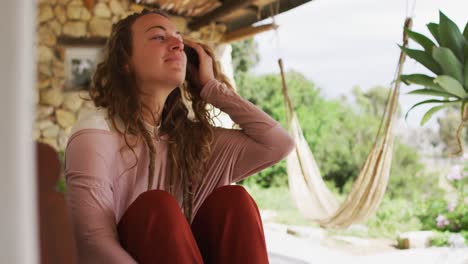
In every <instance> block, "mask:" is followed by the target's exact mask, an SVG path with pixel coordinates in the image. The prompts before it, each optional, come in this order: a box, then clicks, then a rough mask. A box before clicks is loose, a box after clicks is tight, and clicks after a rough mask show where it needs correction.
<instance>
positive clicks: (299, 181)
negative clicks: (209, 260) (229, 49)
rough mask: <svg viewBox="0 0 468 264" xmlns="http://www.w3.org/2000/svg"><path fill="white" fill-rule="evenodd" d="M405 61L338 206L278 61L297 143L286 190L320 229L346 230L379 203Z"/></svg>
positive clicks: (407, 24)
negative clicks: (359, 166) (357, 170)
mask: <svg viewBox="0 0 468 264" xmlns="http://www.w3.org/2000/svg"><path fill="white" fill-rule="evenodd" d="M411 25H412V20H411V18H407V19H406V20H405V27H407V28H409V29H411ZM407 45H408V36H407V34H406V33H403V46H405V47H407ZM405 58H406V56H405V54H404V53H403V52H401V53H400V58H399V60H398V67H397V70H396V73H395V75H396V76H395V79H394V82H393V88H392V90H391V91H390V94H389V99H388V101H387V104H386V107H385V112H384V114H383V119H382V121H381V123H380V126H379V129H378V132H377V135H376V137H375V140H374V143H373V145H372V148H371V150H370V153H369V155H368V157H367V159H366V161H365V163H364V165H363V167H362V169H361V171H360V173H359V176H358V177H357V179H356V181H355V182H354V184H353V186H352V188H351V191H350V193H349V194H348V196H347V197H346V199H345V201H344V202H343V203H342V204H341V205H340V204H339V203H338V201H337V200H336V198H335V197H334V196H333V194H332V192H331V191H330V190H329V189H328V188H327V186H326V185H325V183H324V181H323V179H322V176H321V174H320V170H319V167H318V166H317V163H316V162H315V159H314V155H313V154H312V151H311V150H310V148H309V145H308V143H307V141H306V140H305V138H304V134H303V133H302V130H301V126H300V124H299V121H298V119H297V116H296V113H295V112H294V108H293V105H292V103H291V99H290V97H289V94H288V89H287V86H286V81H285V77H284V72H283V63H282V60H281V59H279V61H278V63H279V66H280V70H281V78H282V85H283V87H282V88H283V89H282V92H283V96H284V102H285V106H286V118H287V123H288V129H289V133H290V134H291V136H292V137H293V138H294V140H295V142H296V148H295V150H294V151H293V152H292V153H291V154H290V155H289V156H288V157H287V172H288V180H289V189H290V192H291V195H292V198H293V200H294V202H295V204H296V206H297V208H298V209H299V211H300V212H301V213H302V214H303V215H304V216H305V217H307V218H309V219H311V220H313V221H316V222H318V223H319V224H320V226H322V227H332V228H345V227H348V226H350V225H351V224H353V223H356V222H360V221H363V220H365V219H367V218H368V217H369V216H371V215H372V214H374V213H375V211H376V210H377V208H378V206H379V204H380V202H381V201H382V198H383V196H384V193H385V190H386V188H387V184H388V178H389V174H390V167H391V166H390V165H391V161H392V152H393V141H394V135H393V125H394V122H395V119H396V114H395V113H396V110H397V106H398V95H399V90H400V81H399V76H400V74H401V73H402V69H403V63H404V61H405Z"/></svg>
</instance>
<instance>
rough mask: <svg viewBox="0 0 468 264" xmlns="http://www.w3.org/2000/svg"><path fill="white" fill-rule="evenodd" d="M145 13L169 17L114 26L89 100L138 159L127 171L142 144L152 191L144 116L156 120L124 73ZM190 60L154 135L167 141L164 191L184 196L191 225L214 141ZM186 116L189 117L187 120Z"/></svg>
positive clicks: (149, 141) (151, 152)
mask: <svg viewBox="0 0 468 264" xmlns="http://www.w3.org/2000/svg"><path fill="white" fill-rule="evenodd" d="M147 14H158V15H161V16H164V17H166V18H169V17H168V15H167V14H165V13H164V12H162V11H160V10H149V9H144V10H143V11H141V12H140V13H134V14H132V15H129V16H128V17H126V18H124V19H122V20H120V21H118V22H117V23H116V24H114V25H113V27H112V32H111V35H110V37H109V39H108V40H107V43H106V47H105V54H104V59H103V61H102V62H101V63H99V64H98V65H97V68H96V72H95V74H94V76H93V80H92V85H91V88H90V98H91V100H92V101H93V103H94V105H95V106H96V107H102V108H105V109H106V110H107V114H108V116H109V117H110V120H111V122H112V124H113V126H114V127H115V128H116V130H117V132H118V133H119V134H120V135H122V136H123V137H124V139H125V143H126V146H127V147H128V148H129V149H130V150H131V151H132V153H133V155H134V156H135V157H136V162H135V164H134V165H133V166H132V167H131V168H134V167H135V166H136V165H137V164H138V156H137V155H136V153H135V151H134V147H135V146H136V145H137V144H138V142H140V141H141V140H143V141H144V142H145V144H146V147H147V149H148V153H149V157H150V162H149V165H148V173H149V175H148V190H150V189H151V187H152V183H153V178H154V173H155V158H156V148H155V144H154V141H153V138H152V135H151V134H150V133H149V131H148V129H147V128H146V127H145V123H144V120H143V112H144V111H145V110H146V111H149V112H150V113H151V116H152V118H153V120H154V121H156V119H155V117H154V115H153V113H152V111H150V109H149V107H148V106H147V105H145V104H144V103H143V101H142V100H141V92H139V90H138V87H137V85H136V78H135V74H134V73H133V72H132V71H128V70H126V69H125V68H124V65H126V64H127V62H128V61H129V59H130V57H131V55H132V30H131V27H132V25H133V23H134V22H135V21H136V20H137V19H138V18H139V17H141V16H144V15H147ZM199 44H200V45H201V46H202V47H203V48H204V49H205V51H206V52H207V53H208V54H209V55H210V56H211V57H212V58H213V71H214V76H215V78H216V79H217V80H219V81H222V82H224V83H225V84H226V85H227V86H228V88H229V89H233V86H232V85H231V84H230V83H229V81H228V79H227V77H226V76H225V75H224V74H223V73H222V71H221V70H220V69H221V68H220V65H219V63H218V62H217V61H216V59H215V55H214V52H213V50H212V49H211V48H210V47H209V46H207V45H205V44H202V43H199ZM193 59H194V58H190V56H187V69H186V78H185V81H184V84H183V85H181V86H182V87H177V88H176V89H174V90H173V91H172V92H171V93H170V94H169V96H168V98H167V99H166V102H165V104H164V107H163V110H162V115H161V125H160V127H159V133H158V134H159V135H157V136H160V135H167V136H168V137H167V144H168V171H170V177H169V179H168V181H169V186H167V185H166V188H167V189H168V190H169V192H170V193H171V194H172V195H174V196H175V197H178V196H177V194H178V192H179V191H182V194H183V211H184V214H185V217H186V219H187V221H188V222H189V223H190V222H191V220H192V210H193V209H192V208H193V199H194V194H195V193H197V191H198V190H199V188H200V187H202V186H203V175H204V174H205V172H206V163H207V161H208V159H209V157H210V155H211V146H212V142H213V140H214V128H213V126H214V122H213V117H210V116H211V115H210V110H209V108H208V107H207V102H206V101H204V100H203V99H202V98H201V97H200V92H201V89H202V86H201V83H200V81H199V79H198V67H197V66H196V65H194V64H193V63H190V62H191V61H193ZM195 59H196V58H195ZM189 113H190V114H191V115H192V117H189V116H190V115H189ZM117 118H119V119H120V121H121V122H122V123H123V127H124V129H123V131H122V130H120V129H118V127H117V125H116V119H117ZM130 139H135V141H134V143H133V144H131V143H130ZM124 147H125V146H123V148H124ZM121 150H122V149H121ZM131 168H130V169H131Z"/></svg>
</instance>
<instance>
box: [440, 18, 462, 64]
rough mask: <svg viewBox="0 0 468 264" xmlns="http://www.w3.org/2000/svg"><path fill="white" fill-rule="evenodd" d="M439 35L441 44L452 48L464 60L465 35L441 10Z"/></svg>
mask: <svg viewBox="0 0 468 264" xmlns="http://www.w3.org/2000/svg"><path fill="white" fill-rule="evenodd" d="M439 19H440V21H439V37H440V41H441V43H440V45H441V46H443V47H447V48H450V49H451V50H452V51H453V53H454V54H455V56H457V58H458V59H459V60H460V61H463V60H464V58H463V57H464V56H463V49H464V47H463V46H464V43H465V37H464V36H463V34H462V33H461V32H460V29H459V28H458V26H457V25H456V24H455V23H454V22H453V21H452V20H450V19H449V18H448V17H447V16H446V15H445V14H444V13H442V12H439Z"/></svg>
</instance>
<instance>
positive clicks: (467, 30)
mask: <svg viewBox="0 0 468 264" xmlns="http://www.w3.org/2000/svg"><path fill="white" fill-rule="evenodd" d="M463 36H464V37H465V40H466V41H468V22H466V25H465V29H464V30H463Z"/></svg>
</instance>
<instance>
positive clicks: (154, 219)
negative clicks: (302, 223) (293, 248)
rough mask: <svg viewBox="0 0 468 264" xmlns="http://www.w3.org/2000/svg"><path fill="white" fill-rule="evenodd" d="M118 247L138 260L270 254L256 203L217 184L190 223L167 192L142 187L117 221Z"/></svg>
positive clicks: (146, 263) (259, 261)
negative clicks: (144, 190) (146, 189)
mask: <svg viewBox="0 0 468 264" xmlns="http://www.w3.org/2000/svg"><path fill="white" fill-rule="evenodd" d="M117 229H118V234H119V239H120V243H121V245H122V247H123V248H124V249H125V250H126V251H127V252H128V253H129V254H130V255H131V256H132V257H133V258H134V259H135V260H136V261H137V262H138V263H139V264H150V263H152V264H154V263H157V264H165V263H171V264H179V263H180V264H191V263H207V264H250V263H251V264H263V263H268V254H267V249H266V243H265V235H264V232H263V225H262V220H261V218H260V213H259V211H258V207H257V205H256V203H255V201H254V200H253V199H252V197H251V196H250V195H249V193H248V192H247V191H246V190H245V189H244V188H243V187H242V186H238V185H227V186H222V187H219V188H216V189H215V190H214V191H213V192H212V193H211V194H210V195H209V196H208V197H207V198H206V200H205V201H204V202H203V204H202V206H201V207H200V209H199V210H198V212H197V214H196V215H195V218H194V220H193V223H192V225H191V226H190V225H189V223H187V220H186V219H185V217H184V215H183V213H182V211H181V210H180V207H179V205H178V203H177V201H176V199H175V198H174V197H173V196H172V195H171V194H169V193H168V192H166V191H162V190H150V191H146V192H144V193H142V194H140V196H138V197H137V199H136V200H135V201H134V202H133V203H132V204H131V205H130V207H129V208H128V209H127V211H126V212H125V213H124V215H123V217H122V219H121V220H120V222H119V223H118V226H117Z"/></svg>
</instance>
